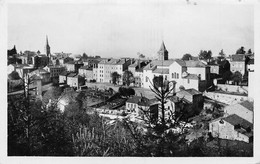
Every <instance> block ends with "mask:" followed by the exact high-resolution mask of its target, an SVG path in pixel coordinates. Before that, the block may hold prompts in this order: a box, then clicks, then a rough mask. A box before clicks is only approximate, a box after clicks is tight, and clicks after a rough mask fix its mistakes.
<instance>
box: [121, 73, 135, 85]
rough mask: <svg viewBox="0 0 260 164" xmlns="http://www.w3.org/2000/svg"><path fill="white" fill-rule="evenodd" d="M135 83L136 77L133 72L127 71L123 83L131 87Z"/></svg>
mask: <svg viewBox="0 0 260 164" xmlns="http://www.w3.org/2000/svg"><path fill="white" fill-rule="evenodd" d="M133 82H134V75H133V73H132V72H131V71H128V70H126V71H125V72H124V74H123V83H124V84H126V85H127V86H129V85H130V84H131V83H133Z"/></svg>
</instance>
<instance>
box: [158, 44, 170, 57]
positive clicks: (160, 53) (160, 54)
mask: <svg viewBox="0 0 260 164" xmlns="http://www.w3.org/2000/svg"><path fill="white" fill-rule="evenodd" d="M157 53H158V60H168V51H167V50H166V48H165V45H164V42H162V45H161V48H160V50H159V51H158V52H157Z"/></svg>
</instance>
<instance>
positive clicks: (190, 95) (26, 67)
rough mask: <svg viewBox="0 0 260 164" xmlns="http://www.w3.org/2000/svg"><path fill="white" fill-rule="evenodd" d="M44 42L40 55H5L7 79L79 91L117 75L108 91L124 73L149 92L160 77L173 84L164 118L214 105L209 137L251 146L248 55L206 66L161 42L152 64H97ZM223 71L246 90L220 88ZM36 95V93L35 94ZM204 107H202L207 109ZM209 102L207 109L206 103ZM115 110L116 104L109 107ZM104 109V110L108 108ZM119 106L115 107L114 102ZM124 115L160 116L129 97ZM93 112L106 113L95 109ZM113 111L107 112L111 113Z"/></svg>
mask: <svg viewBox="0 0 260 164" xmlns="http://www.w3.org/2000/svg"><path fill="white" fill-rule="evenodd" d="M50 50H51V48H50V46H49V43H48V38H46V45H45V54H42V53H41V52H40V51H37V52H32V51H25V52H23V53H22V52H20V53H17V52H16V48H15V47H14V48H13V49H12V50H8V75H10V74H14V72H17V74H18V75H19V77H20V78H26V77H28V76H29V77H33V76H37V78H36V79H38V80H39V78H40V79H41V82H42V85H44V84H48V83H55V84H57V85H58V86H64V85H66V86H69V87H72V88H75V89H76V90H81V89H82V88H83V87H84V86H87V85H88V84H89V83H100V84H104V85H106V84H108V83H110V84H112V83H113V77H112V74H113V73H114V72H116V73H117V74H118V76H117V79H116V84H114V86H122V85H124V80H123V75H124V72H125V71H130V72H131V73H132V75H133V79H134V80H133V82H132V83H131V85H130V86H131V87H132V88H143V89H149V88H150V87H152V84H153V79H154V78H155V77H161V78H162V79H163V80H164V81H169V82H172V81H174V86H172V87H174V90H173V93H175V94H173V96H171V97H170V98H169V99H168V100H167V103H165V104H164V105H165V109H167V112H168V113H167V112H166V115H165V117H169V116H170V114H171V112H174V111H178V110H181V109H180V103H185V104H186V108H188V109H189V110H188V111H189V114H190V116H191V117H192V116H195V115H198V114H199V113H200V112H201V111H202V110H205V108H208V109H213V107H212V106H213V104H219V105H221V106H222V107H223V108H222V109H221V111H222V112H223V113H224V114H223V115H221V116H220V117H218V118H216V119H211V120H210V121H209V123H208V125H209V126H208V127H209V128H208V132H210V133H211V134H212V136H213V137H219V138H222V139H229V140H239V141H244V142H252V139H253V113H254V112H253V109H254V107H253V101H254V99H253V95H254V93H253V92H254V89H253V87H254V54H250V55H248V54H234V55H230V56H227V57H223V58H217V57H212V59H210V60H209V61H205V60H203V59H199V58H192V59H191V60H182V59H171V58H169V54H168V51H167V49H166V46H165V44H164V42H162V44H161V47H160V49H159V51H158V52H157V53H158V59H156V60H150V59H146V58H137V59H135V58H120V59H114V58H101V57H100V56H95V57H93V56H86V55H85V56H84V55H83V56H81V55H73V54H70V53H63V52H62V53H53V54H52V53H51V51H50ZM226 65H229V68H227V69H229V71H231V72H232V73H236V72H239V73H240V74H241V75H242V76H243V77H244V76H246V77H247V78H246V79H247V80H246V84H245V85H242V82H240V84H241V85H234V82H233V81H232V79H228V80H226V81H225V82H223V78H224V74H225V73H226V72H225V71H226V68H224V67H226ZM17 81H19V79H15V78H12V77H11V76H10V77H9V79H8V84H9V85H12V84H14V83H17ZM40 94H41V93H40ZM206 102H207V103H208V104H207V103H206ZM209 102H210V103H209ZM113 103H115V104H116V105H118V104H117V103H116V102H113ZM113 103H110V104H113ZM120 103H121V102H120ZM123 105H124V107H125V108H124V109H125V113H127V114H132V115H133V116H134V117H136V118H141V117H143V115H142V110H140V109H143V110H147V109H151V111H152V114H153V116H154V117H158V116H160V111H158V109H159V108H158V106H159V105H160V104H159V103H158V101H157V100H155V99H148V98H146V97H144V96H141V95H137V94H136V95H134V96H131V97H130V98H128V99H127V100H126V101H125V102H124V104H123ZM97 109H98V110H99V111H101V112H102V110H103V111H104V110H108V111H109V110H110V109H101V108H100V107H98V108H97ZM112 111H113V110H112Z"/></svg>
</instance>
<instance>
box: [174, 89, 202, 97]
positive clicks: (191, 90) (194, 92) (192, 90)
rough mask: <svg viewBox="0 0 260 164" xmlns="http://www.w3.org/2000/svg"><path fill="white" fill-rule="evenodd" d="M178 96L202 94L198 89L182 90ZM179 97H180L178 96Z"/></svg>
mask: <svg viewBox="0 0 260 164" xmlns="http://www.w3.org/2000/svg"><path fill="white" fill-rule="evenodd" d="M176 94H177V95H192V96H193V95H198V94H202V93H201V92H199V91H197V90H196V89H193V88H191V89H185V90H181V91H179V92H177V93H176ZM177 97H179V96H177Z"/></svg>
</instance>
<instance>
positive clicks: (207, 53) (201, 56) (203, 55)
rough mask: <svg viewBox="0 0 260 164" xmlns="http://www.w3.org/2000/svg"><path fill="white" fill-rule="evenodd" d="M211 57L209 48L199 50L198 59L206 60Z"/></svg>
mask: <svg viewBox="0 0 260 164" xmlns="http://www.w3.org/2000/svg"><path fill="white" fill-rule="evenodd" d="M211 57H212V52H211V50H208V51H206V50H201V51H200V53H199V59H201V60H206V61H208V60H209V59H211Z"/></svg>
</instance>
